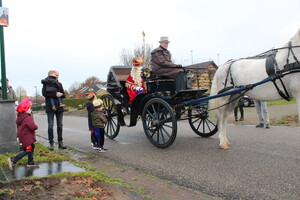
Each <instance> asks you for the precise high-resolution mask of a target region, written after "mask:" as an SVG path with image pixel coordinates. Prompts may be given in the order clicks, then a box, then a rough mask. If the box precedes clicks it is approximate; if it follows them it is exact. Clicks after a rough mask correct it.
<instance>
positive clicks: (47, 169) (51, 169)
mask: <svg viewBox="0 0 300 200" xmlns="http://www.w3.org/2000/svg"><path fill="white" fill-rule="evenodd" d="M39 166H40V167H38V168H36V167H32V168H28V167H26V166H25V165H17V166H15V169H14V171H11V170H10V169H9V168H8V167H2V168H0V181H2V182H5V181H11V180H15V179H20V178H24V177H30V176H37V177H44V176H48V175H52V174H58V173H61V172H83V171H85V170H84V169H82V168H80V167H77V166H75V165H73V164H71V163H69V162H66V161H64V162H56V163H40V164H39Z"/></svg>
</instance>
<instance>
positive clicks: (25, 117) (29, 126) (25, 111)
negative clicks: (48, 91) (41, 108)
mask: <svg viewBox="0 0 300 200" xmlns="http://www.w3.org/2000/svg"><path fill="white" fill-rule="evenodd" d="M17 113H18V115H17V120H16V124H17V137H18V138H19V142H20V146H21V148H22V151H21V152H20V153H19V154H18V155H16V156H15V157H10V158H8V167H9V168H10V169H11V170H13V169H14V166H15V164H16V163H17V162H18V161H19V160H21V159H22V158H23V157H24V156H26V155H27V156H28V162H27V165H26V166H27V167H38V164H37V163H36V162H34V159H33V154H34V148H35V145H34V143H35V142H36V134H35V131H36V130H37V129H38V126H37V125H36V123H35V122H34V121H33V118H32V117H31V104H30V103H29V102H23V103H20V104H19V105H18V107H17Z"/></svg>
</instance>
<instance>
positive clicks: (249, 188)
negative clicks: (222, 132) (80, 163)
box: [34, 114, 300, 199]
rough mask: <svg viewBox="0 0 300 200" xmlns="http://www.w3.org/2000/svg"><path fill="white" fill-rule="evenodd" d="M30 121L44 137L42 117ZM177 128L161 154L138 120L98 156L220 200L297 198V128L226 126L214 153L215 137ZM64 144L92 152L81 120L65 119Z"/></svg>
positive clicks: (299, 133)
mask: <svg viewBox="0 0 300 200" xmlns="http://www.w3.org/2000/svg"><path fill="white" fill-rule="evenodd" d="M34 117H35V120H36V122H37V123H38V125H39V130H38V134H39V135H41V136H44V137H46V136H47V133H46V132H47V124H46V116H45V115H42V114H38V115H37V114H35V116H34ZM178 126H179V130H178V135H177V138H176V140H175V142H174V143H173V145H172V146H171V147H169V148H167V149H164V150H163V149H158V148H156V147H154V146H153V145H152V144H151V143H150V142H149V141H148V140H147V138H146V136H145V135H144V133H143V129H142V125H141V122H138V125H137V126H136V127H131V128H128V127H121V131H120V134H119V136H118V137H117V138H115V140H109V139H107V140H106V142H105V146H106V147H107V148H109V150H110V151H109V153H105V154H103V153H102V154H101V156H104V157H107V158H109V159H112V160H114V161H116V162H118V163H122V164H125V165H129V166H133V167H135V168H137V169H140V170H143V171H145V172H150V173H152V174H154V175H155V176H158V177H161V178H163V179H167V180H171V181H173V182H174V183H177V184H179V185H184V186H186V187H189V188H192V189H196V190H198V191H201V192H203V193H205V194H208V195H212V196H216V197H221V198H224V199H300V181H299V180H300V127H271V129H256V128H255V127H254V125H229V127H228V133H229V134H228V138H229V140H230V142H231V144H232V146H231V149H230V150H220V149H218V148H217V146H218V143H219V141H218V138H217V135H215V136H213V137H212V138H208V139H207V138H200V137H199V136H197V135H196V134H195V133H193V132H192V130H191V128H190V127H189V125H188V123H186V122H184V121H181V122H179V123H178ZM55 138H56V137H55ZM64 141H65V144H67V145H69V146H72V147H75V148H77V149H80V150H83V151H94V150H91V149H90V147H89V145H90V135H89V133H88V131H87V119H86V118H83V117H76V116H65V117H64Z"/></svg>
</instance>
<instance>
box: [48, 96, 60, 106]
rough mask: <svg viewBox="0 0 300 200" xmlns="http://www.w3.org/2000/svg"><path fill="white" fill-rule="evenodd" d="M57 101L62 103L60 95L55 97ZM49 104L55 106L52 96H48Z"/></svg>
mask: <svg viewBox="0 0 300 200" xmlns="http://www.w3.org/2000/svg"><path fill="white" fill-rule="evenodd" d="M57 101H58V103H62V100H61V98H60V97H57ZM50 104H51V106H55V102H54V98H50Z"/></svg>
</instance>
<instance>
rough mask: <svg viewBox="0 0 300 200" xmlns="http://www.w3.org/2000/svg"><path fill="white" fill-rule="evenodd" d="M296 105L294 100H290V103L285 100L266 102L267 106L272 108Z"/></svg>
mask: <svg viewBox="0 0 300 200" xmlns="http://www.w3.org/2000/svg"><path fill="white" fill-rule="evenodd" d="M293 103H296V99H292V100H291V101H287V100H284V99H282V100H278V101H268V102H267V105H268V106H272V105H285V104H293Z"/></svg>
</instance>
